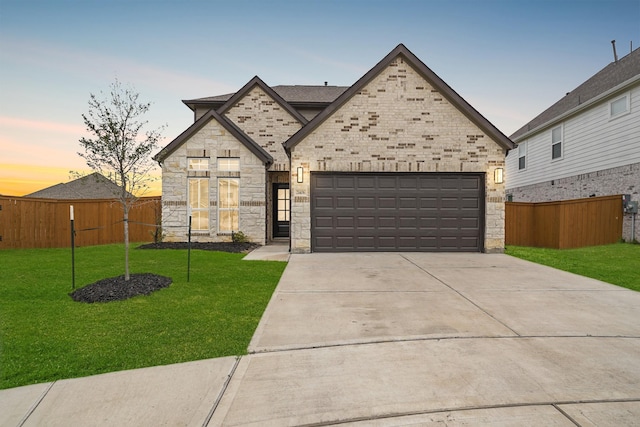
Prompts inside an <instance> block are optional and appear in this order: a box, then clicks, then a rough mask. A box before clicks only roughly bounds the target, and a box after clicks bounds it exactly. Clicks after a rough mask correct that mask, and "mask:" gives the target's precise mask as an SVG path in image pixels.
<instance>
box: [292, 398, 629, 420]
mask: <svg viewBox="0 0 640 427" xmlns="http://www.w3.org/2000/svg"><path fill="white" fill-rule="evenodd" d="M628 402H638V403H640V398H631V399H606V400H576V401H558V402H550V401H541V402H527V403H509V404H504V405H478V406H463V407H446V408H437V409H429V410H425V411H408V412H397V413H389V414H383V415H378V416H373V417H354V418H349V419H341V420H332V421H323V422H318V423H308V424H300V425H299V427H326V426H334V425H340V424H350V423H356V422H365V421H375V420H385V419H386V420H389V419H393V418H402V417H411V416H416V415H429V414H439V413H443V412H465V411H474V410H487V409H505V408H526V407H532V406H551V407H553V408H555V409H556V410H557V411H558V412H560V413H561V414H562V415H563V416H565V417H566V418H567V419H568V420H569V421H571V422H572V423H574V424H575V425H577V426H580V424H578V423H577V422H576V421H575V420H573V418H571V417H570V416H569V415H567V414H566V412H565V411H563V410H562V409H560V408H559V405H575V404H595V403H628Z"/></svg>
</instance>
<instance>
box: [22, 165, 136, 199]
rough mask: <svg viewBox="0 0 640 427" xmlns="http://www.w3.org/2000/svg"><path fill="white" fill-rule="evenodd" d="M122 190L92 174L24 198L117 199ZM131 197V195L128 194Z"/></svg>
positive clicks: (99, 175)
mask: <svg viewBox="0 0 640 427" xmlns="http://www.w3.org/2000/svg"><path fill="white" fill-rule="evenodd" d="M121 191H122V188H121V187H119V186H117V185H116V184H115V183H114V182H113V181H111V180H110V179H108V178H106V177H105V176H104V175H101V174H99V173H98V172H94V173H92V174H90V175H87V176H83V177H82V178H78V179H74V180H73V181H69V182H67V183H60V184H56V185H53V186H51V187H47V188H44V189H42V190H39V191H36V192H35V193H31V194H27V195H26V196H24V197H34V198H38V199H74V200H77V199H89V200H91V199H114V198H119V197H120V193H121ZM130 196H131V197H133V195H131V194H130Z"/></svg>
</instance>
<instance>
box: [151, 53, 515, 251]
mask: <svg viewBox="0 0 640 427" xmlns="http://www.w3.org/2000/svg"><path fill="white" fill-rule="evenodd" d="M185 103H186V104H187V105H188V106H189V107H190V108H191V109H192V110H193V111H194V114H195V122H194V124H193V125H192V126H190V127H189V128H188V129H187V130H185V131H184V132H183V133H182V134H181V135H180V136H178V137H177V138H176V139H175V140H173V141H172V142H171V143H170V144H169V145H167V146H166V147H165V148H164V149H163V150H162V151H161V152H160V153H159V154H158V155H157V156H156V159H157V160H158V161H159V162H160V163H161V165H162V173H163V176H162V181H163V183H162V185H163V194H162V200H163V231H164V232H165V236H166V239H167V240H173V241H179V240H185V238H186V233H187V227H188V218H189V217H191V218H192V233H193V234H194V239H196V240H200V241H221V240H229V239H230V237H231V233H232V232H237V231H241V232H243V233H244V234H245V235H247V236H248V237H249V238H250V239H251V240H252V241H255V242H258V243H261V244H265V243H269V242H271V241H272V240H274V239H278V238H285V239H289V241H290V244H291V250H292V252H299V253H304V252H310V251H475V252H482V251H487V252H499V251H502V250H503V248H504V184H503V182H502V179H501V178H500V177H501V176H502V168H503V167H504V162H505V155H506V152H507V151H508V150H509V149H511V148H512V147H513V145H512V142H511V141H510V140H509V138H507V137H506V136H505V135H504V134H502V133H501V132H500V131H499V130H498V129H497V128H496V127H495V126H493V125H492V124H491V123H490V122H489V121H488V120H487V119H486V118H484V117H483V116H482V115H481V114H480V113H478V112H477V111H476V110H475V109H474V108H473V107H471V106H470V105H469V104H468V103H467V102H466V101H465V100H464V99H462V97H460V95H458V94H457V93H456V92H455V91H454V90H453V89H452V88H451V87H449V86H448V85H447V84H446V83H445V82H444V81H443V80H442V79H440V78H439V77H438V76H437V75H436V74H435V73H434V72H433V71H432V70H430V69H429V68H428V67H427V66H426V65H425V64H424V63H423V62H422V61H420V60H419V59H418V58H417V57H416V56H415V55H414V54H413V53H412V52H410V51H409V50H408V49H407V48H406V47H405V46H403V45H399V46H397V47H396V48H395V49H394V50H393V51H391V52H390V53H389V54H388V55H387V56H385V57H384V58H383V59H382V60H381V61H380V62H379V63H378V64H377V65H376V66H374V67H373V68H372V69H371V70H370V71H369V72H367V73H366V74H365V75H364V76H363V77H362V78H360V79H359V80H358V81H357V82H356V83H354V84H353V85H352V86H350V87H335V86H326V85H325V86H274V87H269V86H268V85H267V84H266V83H264V82H263V81H262V80H260V79H259V78H258V77H255V78H254V79H252V80H251V81H249V83H247V84H246V85H245V86H244V87H243V88H241V89H240V90H239V91H238V92H236V93H235V94H228V95H221V96H215V97H210V98H201V99H195V100H189V101H185Z"/></svg>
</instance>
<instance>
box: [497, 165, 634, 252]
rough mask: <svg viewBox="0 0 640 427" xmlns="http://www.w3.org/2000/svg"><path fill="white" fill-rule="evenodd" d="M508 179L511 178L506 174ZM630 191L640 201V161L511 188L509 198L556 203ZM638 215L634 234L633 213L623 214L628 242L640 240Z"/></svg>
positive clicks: (519, 200)
mask: <svg viewBox="0 0 640 427" xmlns="http://www.w3.org/2000/svg"><path fill="white" fill-rule="evenodd" d="M507 178H508V177H507ZM615 194H629V195H631V200H634V201H638V202H640V163H633V164H630V165H626V166H619V167H616V168H611V169H604V170H601V171H596V172H590V173H585V174H581V175H575V176H571V177H567V178H561V179H555V180H551V181H545V182H541V183H537V184H532V185H525V186H522V187H515V188H509V189H508V190H507V197H508V199H510V200H512V201H514V202H531V203H538V202H555V201H559V200H571V199H582V198H586V197H592V196H611V195H615ZM637 220H638V215H636V227H635V236H631V222H632V216H631V215H630V214H627V215H625V216H624V221H623V230H622V237H623V239H625V240H626V241H631V240H633V239H634V238H635V240H638V241H640V224H638V221H637Z"/></svg>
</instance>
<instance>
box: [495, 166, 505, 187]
mask: <svg viewBox="0 0 640 427" xmlns="http://www.w3.org/2000/svg"><path fill="white" fill-rule="evenodd" d="M493 181H494V182H495V183H496V184H502V183H503V182H504V169H502V168H496V169H495V170H494V171H493Z"/></svg>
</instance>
